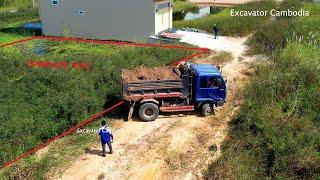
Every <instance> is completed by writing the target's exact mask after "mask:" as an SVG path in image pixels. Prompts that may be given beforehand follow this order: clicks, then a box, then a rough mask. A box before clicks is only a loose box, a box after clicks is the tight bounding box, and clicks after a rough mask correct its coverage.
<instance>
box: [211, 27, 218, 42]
mask: <svg viewBox="0 0 320 180" xmlns="http://www.w3.org/2000/svg"><path fill="white" fill-rule="evenodd" d="M212 31H213V36H214V39H218V33H219V30H218V27H217V24H214V25H213V28H212Z"/></svg>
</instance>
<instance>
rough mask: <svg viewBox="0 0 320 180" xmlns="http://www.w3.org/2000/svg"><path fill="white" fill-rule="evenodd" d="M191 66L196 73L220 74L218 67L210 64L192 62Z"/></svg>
mask: <svg viewBox="0 0 320 180" xmlns="http://www.w3.org/2000/svg"><path fill="white" fill-rule="evenodd" d="M191 67H192V69H194V72H195V74H196V75H200V76H201V75H221V72H220V71H219V70H218V68H217V67H216V66H213V65H210V64H192V66H191Z"/></svg>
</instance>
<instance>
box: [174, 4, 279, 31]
mask: <svg viewBox="0 0 320 180" xmlns="http://www.w3.org/2000/svg"><path fill="white" fill-rule="evenodd" d="M275 7H276V3H275V2H274V1H259V2H251V3H247V4H243V5H239V6H236V7H233V8H232V9H235V10H248V11H250V10H271V9H273V8H275ZM230 12H231V8H226V9H224V10H223V11H222V12H221V13H218V14H211V15H209V16H205V17H203V18H201V19H195V20H188V21H175V22H174V23H173V26H174V27H175V28H183V27H191V28H198V29H203V30H205V31H207V32H209V33H212V27H213V25H214V24H217V25H218V27H219V30H220V34H221V35H225V36H238V35H247V34H250V33H252V32H253V31H255V30H256V29H257V28H259V27H261V26H263V25H264V24H266V23H267V22H268V20H269V17H252V16H251V17H232V16H231V13H230Z"/></svg>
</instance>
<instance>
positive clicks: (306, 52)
mask: <svg viewBox="0 0 320 180" xmlns="http://www.w3.org/2000/svg"><path fill="white" fill-rule="evenodd" d="M288 4H299V2H298V1H284V2H283V4H282V6H283V7H285V5H288ZM302 7H303V8H308V9H309V8H311V9H312V10H311V11H313V12H314V13H311V16H313V17H310V19H311V20H310V21H308V20H306V21H302V20H301V19H304V17H301V18H300V17H299V18H280V19H277V20H276V21H278V22H275V23H272V24H273V25H275V24H277V23H280V24H282V23H284V24H289V27H290V28H283V26H273V27H272V28H275V30H271V29H272V28H271V27H270V28H268V30H270V31H271V32H270V33H271V34H273V35H275V34H276V32H279V33H281V31H282V30H284V29H286V30H285V32H283V33H281V36H278V37H279V38H280V37H281V38H282V41H283V39H287V41H283V42H285V43H284V44H281V45H277V44H276V46H273V47H274V48H273V49H270V51H269V52H270V54H273V55H274V56H273V58H272V59H273V60H272V62H271V63H267V64H259V65H257V66H256V67H255V74H254V76H253V78H252V80H251V82H250V84H249V85H248V86H247V87H246V88H245V92H244V97H246V99H245V102H244V103H243V105H242V107H241V109H240V112H239V113H238V115H237V116H236V117H235V118H234V119H233V120H232V122H231V124H230V126H231V129H230V131H229V136H230V138H228V141H227V142H225V144H224V145H223V148H222V153H223V155H222V157H221V158H219V159H218V161H216V162H214V163H212V164H211V165H210V166H209V167H208V169H207V171H206V176H207V177H208V178H231V179H261V178H262V179H264V178H267V179H270V178H271V179H275V178H277V179H292V178H296V179H316V178H318V177H319V176H320V166H319V164H320V156H319V154H320V149H319V147H320V136H319V134H320V131H319V130H320V123H319V122H320V118H319V117H320V116H319V112H320V104H319V102H320V66H319V64H320V54H319V52H320V47H319V45H318V44H316V43H310V42H314V41H316V40H317V38H318V37H317V36H316V35H314V36H313V37H312V36H311V38H313V39H311V38H310V39H309V40H308V41H303V40H299V38H296V37H293V36H292V35H293V33H292V32H293V30H294V31H296V33H295V34H296V35H297V34H299V35H298V36H303V37H309V34H310V32H313V33H314V34H317V33H318V32H319V29H318V27H319V22H313V19H314V18H316V17H318V13H319V12H320V8H319V5H316V4H302ZM310 22H313V23H316V24H317V25H312V24H309V23H310ZM309 25H310V26H309ZM284 26H287V25H284ZM257 33H259V34H264V35H265V36H264V37H263V38H262V39H261V38H260V40H262V43H261V41H259V42H260V43H261V45H262V48H265V47H267V46H268V45H270V47H272V46H271V45H272V43H273V42H272V41H271V40H270V39H268V37H272V35H271V34H270V35H269V34H268V33H261V32H257ZM257 37H258V36H254V38H255V39H256V40H257ZM275 40H276V39H275ZM259 42H256V43H257V44H258V43H259ZM264 45H266V46H264ZM254 47H258V46H254ZM259 52H263V50H262V49H261V51H259ZM274 52H276V53H274Z"/></svg>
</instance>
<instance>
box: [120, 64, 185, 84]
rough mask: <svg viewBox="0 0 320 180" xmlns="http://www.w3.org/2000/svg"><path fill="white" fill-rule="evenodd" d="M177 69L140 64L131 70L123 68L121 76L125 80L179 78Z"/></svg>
mask: <svg viewBox="0 0 320 180" xmlns="http://www.w3.org/2000/svg"><path fill="white" fill-rule="evenodd" d="M178 73H179V70H177V69H175V68H174V67H157V68H147V67H145V66H140V67H138V68H135V69H133V70H123V71H122V78H123V80H124V81H126V82H135V81H156V80H175V79H180V77H179V76H180V75H179V74H178Z"/></svg>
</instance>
